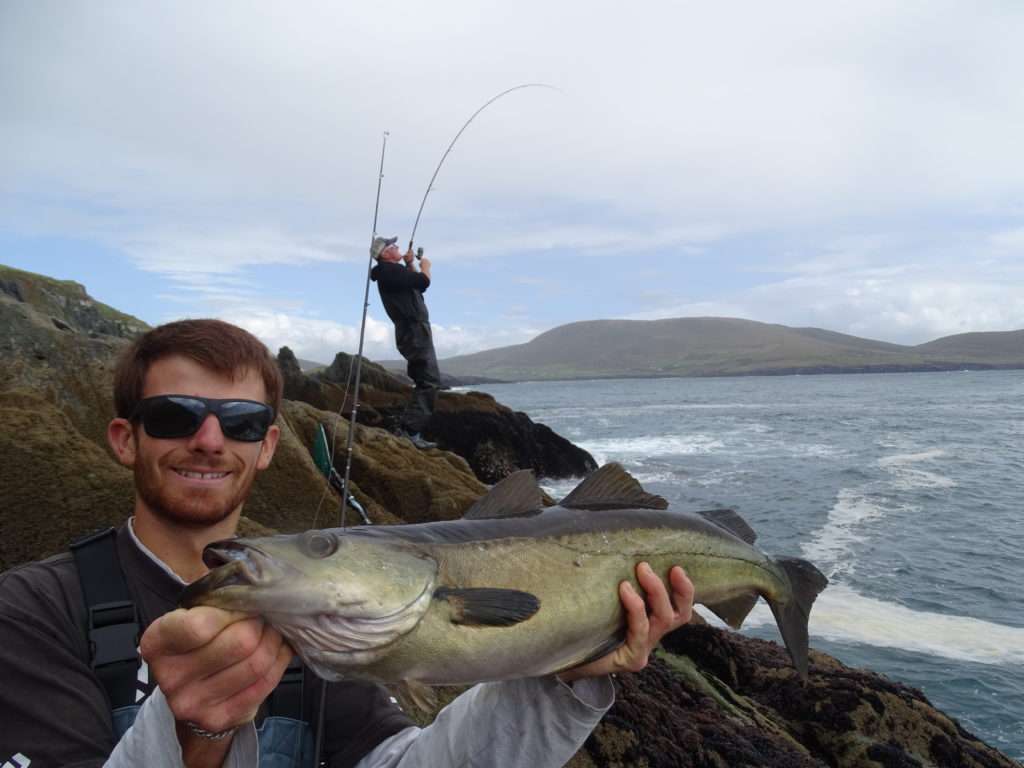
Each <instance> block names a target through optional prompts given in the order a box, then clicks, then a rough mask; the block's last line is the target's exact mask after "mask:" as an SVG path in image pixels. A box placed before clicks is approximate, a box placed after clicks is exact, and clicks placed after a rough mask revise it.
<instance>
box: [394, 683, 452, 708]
mask: <svg viewBox="0 0 1024 768" xmlns="http://www.w3.org/2000/svg"><path fill="white" fill-rule="evenodd" d="M387 689H388V690H389V691H390V692H391V694H392V695H393V696H394V697H395V698H396V699H397V700H398V706H399V707H401V709H402V710H404V711H405V712H412V711H414V710H417V709H418V710H419V711H420V712H422V713H424V714H428V715H433V714H436V713H437V710H438V704H439V703H440V702H439V698H438V695H437V691H435V690H434V689H433V688H431V687H430V686H429V685H426V684H424V683H421V682H419V681H418V680H402V681H400V682H397V683H391V684H390V685H388V686H387Z"/></svg>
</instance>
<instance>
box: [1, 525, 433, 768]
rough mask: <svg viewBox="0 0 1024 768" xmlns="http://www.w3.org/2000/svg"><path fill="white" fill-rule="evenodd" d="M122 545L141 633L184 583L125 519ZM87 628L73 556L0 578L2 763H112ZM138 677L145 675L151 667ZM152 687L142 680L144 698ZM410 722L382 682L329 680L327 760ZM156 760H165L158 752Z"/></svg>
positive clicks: (351, 757)
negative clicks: (136, 537) (140, 542)
mask: <svg viewBox="0 0 1024 768" xmlns="http://www.w3.org/2000/svg"><path fill="white" fill-rule="evenodd" d="M117 550H118V555H119V557H120V560H121V567H122V569H123V571H124V574H125V578H126V580H127V583H128V588H129V591H130V592H131V594H132V598H133V600H134V602H135V605H136V606H137V608H138V612H139V620H140V623H141V625H142V629H143V630H144V629H145V627H146V626H148V625H149V624H150V622H152V621H154V620H155V619H156V618H158V617H159V616H162V615H163V614H164V613H167V612H168V611H171V610H173V609H174V608H176V607H177V600H178V594H179V593H180V592H181V590H182V589H183V588H184V587H183V585H182V584H181V583H180V582H179V581H178V580H177V579H175V578H174V577H173V576H172V575H171V574H170V573H169V572H167V571H165V570H163V568H162V567H161V565H160V564H159V563H158V562H156V561H155V560H153V559H151V558H150V557H149V556H148V555H147V554H146V553H145V552H143V551H142V550H140V549H139V547H138V545H137V544H136V543H135V540H134V538H133V536H132V534H131V532H130V531H129V530H128V525H127V524H125V525H124V526H122V527H121V529H120V530H119V531H118V533H117ZM86 627H87V618H86V610H85V604H84V601H83V598H82V588H81V585H80V583H79V578H78V571H77V569H76V567H75V563H74V560H73V558H72V556H71V555H70V554H69V553H66V554H62V555H57V556H56V557H51V558H50V559H48V560H44V561H42V562H37V563H30V564H28V565H23V566H20V567H18V568H14V569H12V570H10V571H7V572H6V573H3V574H0V764H3V761H4V760H8V759H11V758H14V757H17V756H19V755H20V756H22V757H23V758H24V759H25V760H31V765H32V768H36V766H39V768H46V766H72V765H73V766H75V768H86V767H89V768H92V766H101V765H103V764H104V763H105V762H106V760H107V757H108V756H109V755H110V754H111V752H112V750H113V749H114V745H115V743H116V739H115V736H114V729H113V723H112V719H111V712H110V703H109V702H108V700H107V696H106V693H105V692H104V689H103V686H102V685H101V683H100V681H99V680H98V679H97V677H96V675H95V674H93V671H92V668H91V666H90V661H89V659H90V657H89V647H88V641H87V633H86ZM139 677H140V678H146V677H148V674H147V673H146V672H145V668H144V667H143V668H141V670H140V675H139ZM305 682H306V684H305V685H304V687H303V690H304V694H305V696H306V698H307V702H306V705H305V706H304V708H303V709H304V711H306V712H313V711H315V709H314V708H315V701H316V699H317V698H318V696H319V691H320V686H319V684H318V682H317V680H316V678H315V677H313V676H312V674H311V673H309V672H308V671H307V672H306V681H305ZM154 687H155V686H153V685H152V684H150V683H149V682H148V681H147V680H145V679H143V680H140V682H139V692H140V699H141V698H144V697H146V696H148V695H149V694H150V693H151V692H152V690H153V688H154ZM412 724H413V723H412V722H411V721H410V720H409V718H408V717H407V716H406V715H405V714H404V713H403V712H402V711H401V710H400V709H399V708H398V707H397V706H395V705H394V704H393V703H392V701H391V700H390V697H389V695H388V694H387V692H386V690H385V689H383V688H382V687H380V686H376V685H372V684H369V683H362V682H346V683H331V684H329V685H328V688H327V708H326V710H325V728H324V754H325V755H327V756H329V758H328V765H330V766H332V768H334V767H335V766H353V765H355V764H356V763H357V762H358V761H359V760H360V758H362V756H363V755H365V754H366V753H367V752H369V751H371V750H372V749H373V748H374V747H376V746H377V745H378V744H380V743H381V742H382V741H384V740H385V739H387V738H388V737H390V736H392V735H393V734H395V733H398V732H399V731H401V730H403V729H405V728H408V727H409V726H410V725H412ZM154 746H155V745H154ZM13 764H14V765H28V763H26V762H24V760H21V761H20V762H19V761H15V762H13ZM151 764H153V765H158V764H162V763H161V762H160V760H158V759H157V757H156V756H155V755H154V757H153V761H152V763H151Z"/></svg>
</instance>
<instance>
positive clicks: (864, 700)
mask: <svg viewBox="0 0 1024 768" xmlns="http://www.w3.org/2000/svg"><path fill="white" fill-rule="evenodd" d="M145 328H146V326H145V324H144V323H142V322H141V321H139V320H137V319H135V318H131V317H128V316H126V315H123V314H121V313H118V312H116V310H113V309H111V308H109V307H105V306H104V305H102V304H99V303H98V302H95V301H93V300H92V299H91V298H90V297H89V296H88V294H87V293H86V291H85V289H84V288H83V287H82V286H80V285H77V284H73V283H63V282H60V281H56V280H52V279H50V278H46V277H43V276H39V275H31V274H29V273H24V272H16V271H14V270H7V269H0V331H2V332H0V419H2V424H3V427H2V429H0V498H2V499H3V504H0V525H2V528H3V531H4V534H5V535H4V536H3V537H0V569H6V568H9V567H11V566H13V565H16V564H17V563H20V562H24V561H26V560H30V559H35V558H38V557H42V556H45V555H48V554H52V553H55V552H58V551H61V550H63V549H65V548H66V546H67V543H68V542H69V541H70V540H71V539H72V538H74V537H76V536H78V535H80V534H82V533H84V532H87V531H89V530H93V529H96V528H99V527H101V526H107V525H116V524H118V523H120V522H122V521H123V520H124V518H125V517H126V516H127V514H128V513H129V511H130V509H131V504H132V498H133V491H132V477H131V473H130V472H129V471H128V470H126V469H125V468H124V467H121V466H120V465H118V464H117V463H116V462H115V461H114V460H113V457H112V456H111V454H110V452H109V449H108V448H107V447H106V442H105V425H106V423H107V420H108V419H109V417H110V412H111V403H110V379H111V372H112V368H113V363H114V360H115V358H116V355H117V353H118V352H119V351H120V349H121V348H122V347H123V346H124V344H126V343H127V341H128V339H130V338H131V337H133V336H134V335H135V334H137V333H139V332H141V331H142V330H144V329H145ZM278 361H279V364H280V366H281V368H282V371H283V372H284V374H285V381H286V390H285V396H286V400H285V403H284V405H283V407H282V411H281V414H280V415H279V417H278V424H279V425H280V427H281V430H282V437H281V441H280V444H279V447H278V452H277V455H276V457H275V459H274V462H273V464H272V466H271V468H270V469H268V470H267V471H266V472H264V473H262V474H261V475H260V477H259V478H258V480H257V481H256V485H255V486H254V491H253V495H252V497H251V499H250V501H249V503H248V504H247V505H246V510H245V511H246V517H245V518H244V520H243V522H242V526H241V530H242V532H243V533H255V532H266V531H268V530H278V531H299V530H304V529H307V528H310V527H317V526H320V527H327V526H335V525H338V524H339V521H338V517H339V499H338V496H337V495H336V494H335V493H334V492H333V491H332V490H330V488H329V487H328V486H327V483H326V481H325V480H324V479H323V476H322V475H321V474H320V472H319V471H318V470H317V468H316V466H315V464H314V462H313V459H312V456H311V448H312V445H313V442H314V435H315V432H316V430H317V429H318V425H321V424H323V425H325V427H326V429H327V432H328V436H329V439H330V441H331V443H332V444H333V446H334V447H335V461H334V463H335V466H336V467H337V468H338V470H339V471H341V472H344V469H345V467H344V457H343V454H344V446H345V445H346V443H347V440H348V429H349V422H348V420H347V416H348V415H349V413H350V410H351V402H350V401H349V402H346V383H347V381H348V375H349V367H350V365H351V362H352V360H351V358H350V357H349V356H348V355H345V354H343V353H339V355H338V357H337V358H336V359H335V361H334V362H333V363H332V365H331V366H329V367H328V368H326V369H324V370H321V371H317V372H315V373H312V374H304V373H303V372H302V371H301V370H300V368H299V364H298V361H297V360H295V357H294V355H293V354H292V353H291V352H290V351H289V350H287V349H283V350H281V352H280V353H279V355H278ZM407 392H408V389H407V387H406V385H405V384H403V383H402V382H401V381H400V380H398V379H396V378H395V377H393V376H391V375H390V374H388V373H387V371H385V370H384V369H382V368H379V367H376V366H373V365H372V364H367V365H366V367H365V368H364V371H363V386H362V387H361V390H360V411H359V422H360V423H359V425H358V427H357V431H356V434H355V439H354V451H353V459H352V472H351V477H352V491H353V494H354V495H355V497H356V498H357V499H358V500H359V501H360V502H361V503H362V505H363V506H364V507H365V509H366V510H367V513H368V515H369V517H370V519H371V521H372V522H373V523H374V524H392V523H416V522H427V521H431V520H441V519H454V518H457V517H459V516H461V515H462V514H463V513H464V512H465V510H466V509H467V508H468V507H469V506H471V505H472V504H473V502H474V501H475V500H476V499H477V498H479V497H480V496H481V495H482V494H483V493H485V492H486V490H487V486H488V484H491V483H494V482H496V481H497V480H499V479H501V478H502V477H504V476H506V475H507V474H509V473H510V472H512V471H514V470H516V469H520V468H531V469H534V471H535V472H537V473H538V474H539V475H541V476H548V477H569V476H581V475H584V474H586V473H587V472H589V471H591V470H592V469H594V462H593V459H592V458H591V457H590V456H589V455H588V454H586V452H584V451H582V450H581V449H579V448H578V447H576V446H573V445H572V444H571V443H569V442H568V441H566V440H564V438H561V437H560V436H558V435H556V434H555V433H553V432H552V431H551V430H550V429H548V428H547V427H544V426H543V425H539V424H535V423H534V422H532V421H531V420H530V419H529V417H528V416H527V415H526V414H521V413H515V412H513V411H512V410H510V409H508V408H506V407H504V406H502V405H501V404H500V403H497V402H496V401H495V400H494V399H493V398H491V397H490V396H488V395H483V394H481V393H465V394H462V393H453V392H443V393H441V396H440V397H439V402H438V412H437V414H436V415H435V418H434V420H433V421H432V422H431V424H430V427H429V428H428V430H427V435H428V437H430V438H431V439H433V440H436V441H437V442H438V443H439V446H440V447H439V448H438V449H435V450H430V451H418V450H416V449H415V448H414V447H413V446H412V445H411V444H410V443H409V442H408V441H407V440H404V439H400V438H397V437H395V436H394V435H392V434H391V433H390V431H389V430H388V427H389V426H391V425H392V424H393V423H394V420H395V419H396V417H397V415H398V413H399V412H400V410H401V408H402V406H403V404H404V401H405V398H406V396H407ZM349 515H350V517H349V519H348V522H349V523H353V522H355V520H353V519H352V517H351V512H350V513H349ZM616 686H617V688H618V700H617V702H616V704H615V706H614V707H613V708H612V710H611V712H610V713H609V714H608V716H606V717H605V719H604V720H603V722H602V724H601V725H600V726H599V727H598V729H597V730H596V731H595V733H594V734H593V735H592V736H591V738H590V739H588V741H587V742H586V744H585V745H584V746H583V748H582V749H581V750H580V752H579V754H577V756H576V757H575V758H574V759H573V761H572V762H571V763H570V765H571V766H574V768H591V767H596V766H600V767H604V766H609V767H610V766H622V767H623V768H627V767H628V768H641V766H646V767H647V768H661V767H668V766H694V767H696V766H701V767H705V766H706V767H712V766H714V767H724V766H730V767H734V766H797V767H801V766H835V767H844V768H845V767H847V766H849V767H853V766H858V767H859V766H865V767H870V768H894V767H897V766H899V767H903V766H906V767H907V768H910V767H911V766H922V767H924V766H941V767H942V768H947V767H948V768H954V767H955V768H960V767H961V766H967V767H971V768H973V767H974V766H979V767H982V766H983V767H988V766H992V767H999V768H1013V766H1018V764H1017V763H1015V762H1014V761H1012V760H1010V759H1008V758H1007V757H1005V756H1004V755H1002V754H1000V753H999V752H998V751H996V750H994V749H992V748H990V747H989V746H987V745H985V744H984V743H982V742H980V741H979V740H978V739H976V738H975V737H974V736H973V735H972V734H970V733H968V732H966V731H965V730H964V729H963V728H962V727H961V726H960V725H959V724H958V723H957V722H956V721H955V720H953V719H951V718H949V717H948V716H946V715H945V714H943V713H942V712H941V711H939V710H937V709H935V708H934V707H932V706H931V704H930V703H929V702H928V700H927V699H926V697H925V696H924V695H923V694H922V693H921V692H920V691H917V690H914V689H912V688H909V687H906V686H903V685H901V684H899V683H898V682H894V681H892V680H889V679H887V678H885V677H883V676H881V675H877V674H874V673H872V672H870V671H867V670H860V669H853V668H850V667H847V666H845V665H843V664H841V663H840V662H838V661H837V660H835V659H833V658H832V657H830V656H827V655H826V654H823V653H818V652H813V651H812V653H811V659H810V675H809V679H808V681H807V682H806V683H804V682H802V681H801V680H800V679H799V677H798V676H797V675H796V673H795V671H794V670H793V669H792V667H791V665H790V663H789V661H788V657H787V656H786V655H785V651H784V650H783V649H782V648H781V647H780V646H779V645H777V644H775V643H770V642H766V641H763V640H756V639H752V638H749V637H745V636H743V635H740V634H737V633H734V632H729V631H725V630H719V629H716V628H713V627H710V626H707V625H705V624H703V622H701V621H700V620H695V622H694V623H693V624H691V625H690V626H687V627H684V628H682V629H680V630H678V631H677V632H675V633H673V634H672V635H670V636H669V637H667V638H666V640H665V643H664V648H663V650H661V651H659V653H658V654H657V655H656V657H655V658H653V659H652V662H651V664H650V665H649V667H648V668H647V669H646V670H644V671H643V672H642V673H640V674H637V675H624V676H621V677H619V678H617V679H616ZM455 692H456V691H454V690H447V689H445V690H442V691H441V693H442V700H444V699H446V698H450V696H451V695H453V694H454V693H455ZM422 717H423V718H424V720H429V719H430V717H432V713H427V714H425V715H422Z"/></svg>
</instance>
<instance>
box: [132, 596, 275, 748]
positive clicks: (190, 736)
mask: <svg viewBox="0 0 1024 768" xmlns="http://www.w3.org/2000/svg"><path fill="white" fill-rule="evenodd" d="M139 649H140V651H141V653H142V657H143V658H144V659H145V660H146V661H147V662H148V663H149V669H150V671H151V672H152V674H153V678H154V679H155V680H156V682H157V684H158V685H159V686H160V690H162V691H163V694H164V697H165V698H166V699H167V704H168V705H169V706H170V708H171V712H173V713H174V717H175V719H176V720H177V723H178V729H177V730H178V739H179V741H180V742H181V745H182V749H183V751H184V753H185V755H186V757H188V756H189V755H190V754H191V755H193V756H194V758H195V759H194V760H186V764H187V765H193V764H194V765H205V764H207V763H209V764H215V765H220V763H219V762H217V759H218V758H217V756H216V755H214V754H213V753H219V759H220V760H222V759H223V756H224V754H226V752H227V749H228V747H229V746H230V743H231V740H230V739H227V738H225V739H223V740H220V741H213V740H211V739H204V738H203V737H200V736H197V735H195V734H194V733H192V732H191V731H190V730H189V729H188V727H187V726H186V725H185V723H188V722H191V723H194V724H195V725H197V726H199V727H200V728H202V729H204V730H207V731H211V732H219V731H225V730H228V729H229V728H234V727H237V726H239V725H243V724H245V723H248V722H249V721H250V720H252V719H253V718H254V717H255V716H256V712H257V710H258V709H259V706H260V704H262V703H263V700H264V699H266V697H267V696H268V695H269V694H270V692H271V691H272V690H274V688H275V687H276V686H277V684H278V682H279V681H280V679H281V676H282V675H283V674H284V671H285V669H286V668H287V666H288V663H289V661H291V658H292V651H291V648H289V647H288V645H287V644H286V643H285V642H284V640H283V639H282V638H281V635H280V633H278V631H277V630H276V629H274V628H273V627H271V626H270V625H268V624H265V623H264V622H263V620H262V619H259V618H253V617H247V616H246V615H245V614H241V613H233V612H229V611H222V610H220V609H218V608H209V607H206V606H200V607H198V608H192V609H190V610H183V609H178V610H176V611H171V612H170V613H167V614H164V615H163V616H161V617H160V618H159V619H157V620H156V621H154V622H153V623H152V624H150V625H149V627H148V629H146V632H145V633H144V634H143V635H142V639H141V641H140V643H139ZM207 757H209V758H210V759H209V760H207V759H206V758H207Z"/></svg>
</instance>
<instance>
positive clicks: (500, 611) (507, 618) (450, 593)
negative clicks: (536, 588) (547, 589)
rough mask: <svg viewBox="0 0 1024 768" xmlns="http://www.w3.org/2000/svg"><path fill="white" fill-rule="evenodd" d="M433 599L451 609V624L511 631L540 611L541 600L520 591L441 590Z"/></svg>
mask: <svg viewBox="0 0 1024 768" xmlns="http://www.w3.org/2000/svg"><path fill="white" fill-rule="evenodd" d="M434 599H435V600H443V601H445V602H447V603H448V605H449V606H450V607H451V622H452V624H466V625H471V626H472V625H475V626H484V627H510V626H512V625H513V624H518V623H520V622H521V621H526V620H527V619H528V618H530V617H531V616H533V614H535V613H536V612H537V611H539V610H540V598H538V597H537V596H536V595H533V594H531V593H529V592H523V591H521V590H518V589H500V588H496V587H470V588H466V589H458V588H455V587H439V588H438V589H436V590H435V591H434Z"/></svg>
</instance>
